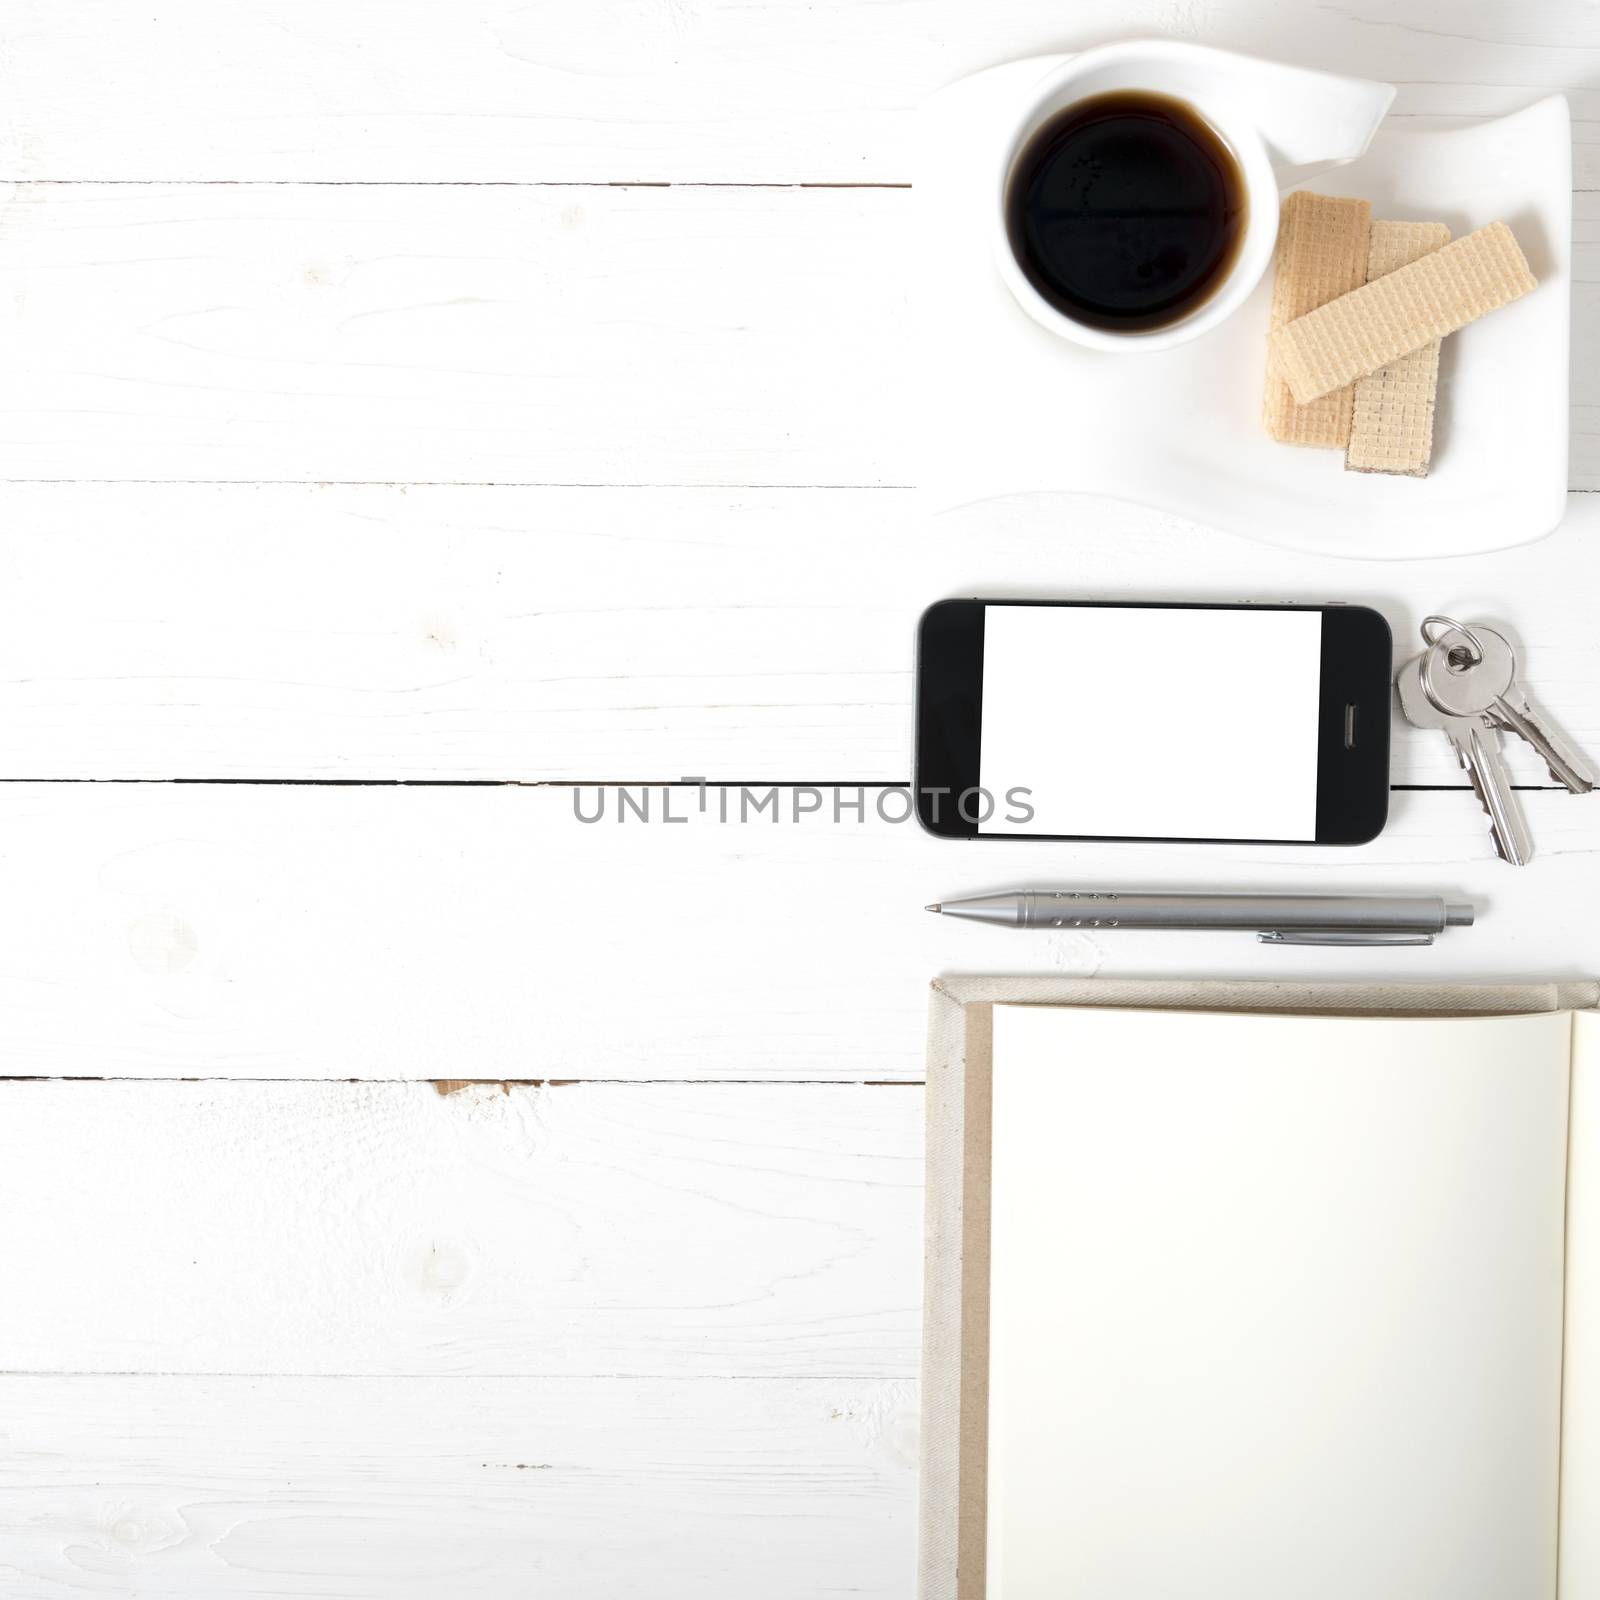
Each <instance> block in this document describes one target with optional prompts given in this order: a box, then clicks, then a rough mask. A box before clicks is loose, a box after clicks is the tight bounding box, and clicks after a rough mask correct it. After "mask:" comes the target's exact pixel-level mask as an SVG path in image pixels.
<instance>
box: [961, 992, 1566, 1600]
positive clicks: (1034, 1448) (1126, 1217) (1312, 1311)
mask: <svg viewBox="0 0 1600 1600" xmlns="http://www.w3.org/2000/svg"><path fill="white" fill-rule="evenodd" d="M1571 1029H1572V1023H1571V1018H1570V1017H1569V1016H1568V1015H1566V1014H1553V1015H1544V1016H1533V1017H1505V1018H1480V1019H1475V1020H1469V1021H1456V1020H1434V1019H1419V1018H1407V1019H1399V1020H1387V1019H1365V1018H1311V1017H1273V1016H1229V1015H1220V1014H1214V1013H1213V1014H1204V1013H1184V1012H1171V1011H1168V1012H1159V1011H1146V1012H1138V1011H1097V1010H1090V1009H1083V1008H1078V1007H1058V1008H1051V1007H1025V1006H997V1007H996V1008H995V1012H994V1044H993V1092H994V1106H993V1111H994V1130H993V1152H992V1175H991V1185H992V1219H991V1227H992V1237H991V1252H990V1253H991V1283H990V1396H989V1503H988V1557H989V1559H988V1574H989V1576H988V1595H989V1596H990V1597H991V1600H1045V1597H1049V1600H1190V1597H1200V1596H1205V1597H1208V1600H1210V1597H1215V1600H1286V1597H1289V1596H1293V1597H1294V1600H1356V1597H1360V1600H1426V1597H1435V1596H1437V1597H1441V1600H1443V1597H1448V1600H1479V1597H1481V1600H1523V1597H1528V1600H1552V1597H1553V1596H1554V1595H1555V1593H1556V1529H1557V1501H1558V1493H1559V1490H1558V1470H1559V1459H1560V1407H1561V1359H1562V1260H1563V1204H1564V1195H1565V1175H1566V1138H1567V1090H1568V1071H1569V1061H1570V1053H1571Z"/></svg>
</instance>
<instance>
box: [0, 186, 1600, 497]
mask: <svg viewBox="0 0 1600 1600" xmlns="http://www.w3.org/2000/svg"><path fill="white" fill-rule="evenodd" d="M913 204H914V199H913V196H912V195H911V194H910V193H909V192H908V191H906V190H895V189H842V190H841V189H816V188H776V189H761V188H744V189H727V188H698V189H696V188H689V189H660V188H609V187H598V188H592V187H591V188H573V187H559V186H558V187H536V188H526V187H493V186H491V187H459V186H433V187H430V186H421V187H411V186H398V187H395V186H378V187H365V186H356V187H339V186H335V187H317V186H310V187H307V186H300V185H272V184H269V185H264V186H251V185H245V186H242V187H241V186H238V185H231V184H224V185H215V186H193V185H170V184H135V185H114V184H113V185H102V184H87V185H79V184H68V185H49V184H44V185H40V184H23V185H18V186H16V187H15V188H14V190H13V192H12V196H11V199H10V201H9V204H7V205H6V206H5V210H4V216H5V227H4V228H3V229H0V304H4V305H5V306H6V307H7V312H6V313H5V320H4V322H3V323H0V327H3V329H4V332H5V337H6V349H7V359H6V361H5V363H3V364H0V478H5V479H12V480H28V479H43V480H57V479H108V480H198V481H214V480H224V481H253V480H286V481H294V482H311V483H314V482H325V481H344V482H399V483H418V482H454V483H477V482H488V483H510V484H522V483H530V484H610V485H630V486H633V485H649V484H689V485H717V486H723V487H745V486H750V485H785V484H793V485H800V486H829V487H838V486H860V485H867V486H874V487H876V486H881V485H905V484H910V483H912V482H914V481H915V475H916V471H917V466H916V452H915V450H914V449H913V448H912V441H911V439H910V437H909V432H908V430H909V428H910V426H911V418H912V417H913V416H914V415H915V412H916V407H915V405H914V404H913V401H912V385H913V384H914V383H916V382H917V381H918V377H917V375H918V374H919V372H920V370H921V357H920V355H919V349H920V336H919V334H918V332H917V330H916V329H915V328H914V327H913V325H912V322H911V311H910V307H909V304H908V295H907V285H908V284H909V283H910V281H911V279H912V276H913V274H914V272H915V262H914V245H913V243H912V239H911V232H912V230H911V218H912V207H913ZM1588 231H1589V230H1588V229H1587V228H1580V230H1579V238H1578V242H1577V243H1576V245H1575V269H1574V270H1575V274H1576V277H1577V279H1578V284H1577V290H1576V293H1575V301H1574V304H1575V315H1576V318H1577V321H1576V334H1575V341H1576V347H1577V349H1578V351H1579V358H1578V360H1577V361H1576V362H1575V366H1576V368H1577V370H1578V371H1579V373H1580V374H1581V373H1583V372H1584V371H1585V370H1586V365H1585V362H1584V360H1583V358H1582V352H1583V351H1584V350H1586V349H1588V348H1589V347H1590V346H1591V345H1592V343H1593V340H1594V338H1595V337H1596V333H1597V329H1596V325H1595V320H1594V308H1593V306H1592V305H1591V303H1590V302H1591V301H1592V299H1593V290H1592V284H1591V282H1590V280H1592V279H1593V278H1594V277H1595V276H1596V273H1595V269H1594V266H1593V262H1592V259H1591V258H1592V257H1593V254H1594V252H1595V250H1596V248H1597V246H1596V244H1595V243H1594V241H1593V240H1591V239H1589V238H1588V237H1587V233H1588ZM1585 381H1586V380H1583V379H1581V378H1580V388H1579V391H1578V394H1577V399H1578V401H1579V406H1580V410H1579V414H1578V420H1577V423H1576V426H1575V430H1574V437H1573V458H1572V468H1571V471H1572V481H1573V483H1575V484H1577V485H1578V486H1580V487H1581V486H1584V485H1588V484H1591V483H1595V482H1597V481H1600V440H1597V439H1596V438H1595V436H1594V434H1593V433H1592V431H1591V429H1590V427H1589V421H1588V416H1587V412H1588V409H1589V408H1590V406H1591V405H1592V398H1593V397H1592V396H1590V395H1588V393H1587V390H1586V389H1585V388H1583V387H1582V384H1583V383H1584V382H1585Z"/></svg>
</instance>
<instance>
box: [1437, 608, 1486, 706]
mask: <svg viewBox="0 0 1600 1600" xmlns="http://www.w3.org/2000/svg"><path fill="white" fill-rule="evenodd" d="M1434 627H1437V628H1438V629H1440V633H1439V637H1438V638H1435V637H1434V635H1433V634H1432V633H1431V632H1429V629H1431V628H1434ZM1452 633H1459V634H1460V635H1461V636H1462V637H1463V638H1464V639H1465V640H1466V641H1467V643H1468V644H1469V645H1470V646H1471V647H1472V652H1473V653H1472V656H1471V658H1470V659H1469V660H1467V661H1465V662H1463V663H1462V664H1461V666H1459V667H1457V666H1455V665H1454V663H1450V665H1451V667H1452V670H1454V671H1456V672H1461V671H1464V670H1465V669H1466V668H1467V667H1475V666H1477V664H1478V663H1479V662H1480V661H1482V660H1483V640H1482V639H1480V638H1479V637H1478V636H1477V634H1475V633H1474V632H1473V631H1472V629H1471V628H1469V627H1468V626H1467V625H1466V623H1464V622H1457V621H1456V619H1455V618H1454V617H1440V616H1432V617H1424V618H1423V619H1422V642H1423V643H1424V644H1425V645H1427V647H1428V648H1429V649H1430V650H1431V649H1432V648H1433V647H1434V646H1435V645H1436V644H1438V642H1439V639H1441V638H1446V637H1448V636H1449V635H1450V634H1452ZM1458 648H1459V647H1458ZM1451 654H1454V651H1452V652H1451ZM1428 698H1429V699H1430V700H1431V699H1432V698H1433V696H1432V695H1431V694H1430V695H1429V696H1428Z"/></svg>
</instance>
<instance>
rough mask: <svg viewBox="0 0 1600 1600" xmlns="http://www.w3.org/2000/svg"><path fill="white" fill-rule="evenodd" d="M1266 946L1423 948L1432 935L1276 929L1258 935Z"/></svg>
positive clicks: (1341, 929)
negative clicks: (1414, 946)
mask: <svg viewBox="0 0 1600 1600" xmlns="http://www.w3.org/2000/svg"><path fill="white" fill-rule="evenodd" d="M1256 938H1257V940H1258V941H1259V942H1260V943H1262V944H1342V945H1363V946H1365V945H1421V944H1432V943H1433V935H1432V934H1431V933H1421V932H1417V933H1380V932H1378V931H1377V930H1376V929H1374V930H1373V931H1372V932H1370V933H1368V932H1365V931H1363V930H1362V929H1360V928H1272V929H1267V930H1264V931H1263V932H1261V933H1258V934H1257V935H1256Z"/></svg>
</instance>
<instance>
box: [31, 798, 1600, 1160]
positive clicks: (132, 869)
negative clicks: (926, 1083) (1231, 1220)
mask: <svg viewBox="0 0 1600 1600" xmlns="http://www.w3.org/2000/svg"><path fill="white" fill-rule="evenodd" d="M575 794H577V795H578V796H579V797H580V798H581V799H582V801H583V805H584V809H585V812H586V814H589V815H592V814H593V811H594V804H595V801H596V799H597V798H598V796H597V795H596V793H595V791H593V790H588V791H581V790H580V791H573V790H566V789H559V788H533V789H524V788H506V787H491V788H481V789H464V790H463V789H437V788H423V789H418V788H385V789H364V788H344V787H335V788H328V787H317V786H312V787H276V786H270V787H256V786H237V787H224V788H217V787H213V786H175V785H170V784H155V785H148V786H139V785H136V786H131V787H130V786H121V785H104V784H86V785H77V786H74V785H60V784H41V785H30V784H7V785H0V874H3V879H4V882H5V884H6V894H7V903H8V904H9V905H11V906H12V907H13V908H17V909H16V910H15V912H14V914H13V915H11V916H9V917H6V918H0V1074H11V1075H34V1074H60V1075H67V1076H73V1077H100V1076H113V1077H135V1078H170V1077H174V1076H178V1077H202V1078H213V1077H228V1078H283V1077H291V1078H317V1079H332V1080H337V1079H347V1078H377V1079H397V1078H407V1079H409V1078H417V1079H463V1078H489V1079H530V1078H537V1079H544V1078H554V1079H572V1078H627V1079H724V1080H729V1079H731V1080H751V1079H765V1080H812V1079H847V1080H863V1079H864V1080H879V1079H916V1078H919V1077H920V1076H921V1074H922V1059H923V1037H924V1022H925V1016H926V1007H927V985H928V982H929V980H930V979H931V978H932V977H934V976H935V975H936V974H938V973H940V972H942V971H958V972H961V971H965V972H975V971H988V972H997V971H1019V970H1021V971H1038V970H1044V971H1058V972H1073V973H1092V972H1097V971H1099V972H1108V973H1113V972H1114V973H1120V974H1123V975H1152V974H1159V973H1184V974H1186V975H1188V976H1191V977H1258V978H1262V977H1273V976H1276V975H1280V974H1281V975H1283V976H1285V977H1301V978H1305V977H1324V978H1327V977H1348V978H1362V979H1371V978H1378V977H1385V978H1389V979H1401V980H1403V979H1407V978H1413V979H1416V980H1417V981H1428V980H1435V979H1440V978H1445V977H1482V978H1503V979H1515V978H1547V977H1550V976H1585V975H1592V974H1593V973H1595V972H1597V971H1600V935H1597V933H1596V931H1595V919H1594V917H1593V915H1592V911H1591V907H1592V906H1593V905H1594V903H1595V901H1596V898H1597V896H1600V850H1597V845H1600V799H1594V798H1587V799H1585V798H1575V797H1573V796H1570V795H1567V794H1566V793H1564V792H1563V793H1553V792H1549V791H1544V792H1537V793H1529V794H1526V795H1525V796H1524V800H1525V801H1526V802H1527V809H1528V814H1529V821H1530V825H1531V827H1532V831H1533V836H1534V839H1535V841H1536V842H1537V846H1538V851H1539V854H1538V856H1537V858H1536V859H1535V861H1534V862H1533V864H1532V865H1531V866H1529V867H1527V868H1524V869H1521V870H1518V869H1513V868H1511V867H1507V866H1505V865H1504V864H1503V863H1501V862H1498V861H1496V860H1494V859H1493V858H1492V856H1491V855H1490V853H1489V843H1488V836H1487V832H1486V828H1485V823H1484V819H1483V817H1482V814H1481V812H1480V811H1479V809H1478V807H1477V806H1476V804H1475V803H1474V802H1473V800H1472V798H1471V797H1470V796H1469V795H1467V794H1465V793H1461V792H1440V793H1402V794H1399V795H1397V796H1396V797H1395V805H1394V811H1393V816H1392V819H1391V822H1390V825H1389V828H1388V830H1387V831H1386V832H1385V834H1384V835H1383V836H1382V838H1381V839H1380V840H1378V841H1377V842H1376V843H1375V844H1373V845H1370V846H1367V847H1364V848H1362V849H1358V850H1332V849H1323V850H1317V849H1314V848H1307V847H1289V846H1269V847H1247V846H1224V845H1218V846H1211V847H1208V848H1207V849H1205V850H1203V851H1202V850H1197V849H1195V848H1193V847H1184V846H1150V847H1128V846H1118V845H1099V846H1090V845H1082V846H1063V845H1050V844H1032V843H1012V844H1008V845H1007V846H1005V847H1004V848H1003V849H1002V848H999V847H993V848H985V847H983V846H981V845H979V846H976V847H971V848H960V847H957V846H954V845H951V844H948V843H946V842H944V841H941V840H937V839H933V838H931V837H929V836H927V835H925V834H923V833H922V832H921V831H920V830H919V829H918V828H917V827H916V826H915V824H914V823H909V822H905V823H896V822H891V821H882V820H879V812H878V803H879V801H880V800H881V801H882V802H883V808H884V813H883V814H884V815H887V816H890V817H898V816H902V815H904V810H905V804H906V796H905V795H904V794H903V793H899V792H892V793H879V792H869V793H867V794H865V795H863V796H861V797H859V798H860V802H861V810H862V812H863V813H864V815H863V816H857V815H856V813H855V812H854V811H853V810H847V809H841V811H840V813H839V820H837V821H835V817H834V809H833V796H832V795H824V794H822V793H821V792H820V791H813V792H811V793H806V792H804V791H797V790H784V791H779V792H778V794H777V798H776V800H775V801H772V802H771V805H770V808H769V809H766V810H761V811H757V810H755V809H754V808H753V807H748V808H747V819H746V820H744V821H742V822H741V821H740V820H739V810H740V798H739V794H738V792H737V791H733V792H731V793H730V794H729V810H730V820H729V821H728V822H727V823H726V824H724V823H722V822H721V821H720V820H719V818H718V807H719V800H720V796H719V795H718V793H717V792H716V791H712V792H711V794H710V796H709V797H708V805H707V811H706V812H705V813H704V814H703V815H702V814H701V813H700V812H699V811H698V810H697V809H696V805H695V803H694V800H693V798H692V796H691V795H690V794H689V793H686V792H685V791H682V790H679V791H675V792H674V811H673V814H674V815H675V816H679V817H683V816H685V815H686V816H687V820H686V821H684V822H681V823H665V822H663V821H662V820H661V804H662V796H661V792H660V791H654V792H653V793H651V794H650V796H649V803H650V805H651V807H652V816H653V818H654V819H655V820H653V821H652V822H650V823H648V824H646V823H642V822H640V821H639V820H637V818H636V817H635V816H633V815H632V814H631V813H627V812H624V813H623V815H624V817H625V819H626V820H623V821H618V820H617V815H618V811H617V806H616V797H615V794H614V793H612V794H608V795H607V797H606V798H607V807H608V811H607V817H606V820H605V821H604V822H603V823H593V824H587V825H586V824H584V823H582V822H579V821H578V820H577V819H576V817H575V816H574V795H575ZM840 798H841V800H842V801H843V802H844V804H846V805H848V804H850V803H851V802H852V801H854V800H855V799H856V798H857V797H856V796H855V795H853V794H852V793H850V792H849V791H846V792H844V793H843V794H842V795H841V797H840ZM752 799H753V800H754V801H759V802H762V803H764V804H765V803H767V801H768V794H767V791H766V790H765V789H764V788H758V789H756V790H755V791H753V793H752ZM797 806H800V807H804V808H813V809H807V810H806V811H805V812H804V814H803V815H802V816H801V817H800V819H799V820H798V821H796V820H794V810H795V808H796V807H797ZM780 807H781V810H780V809H779V808H780ZM1030 880H1031V881H1043V882H1046V883H1071V884H1076V885H1077V886H1080V887H1084V888H1097V887H1100V888H1114V887H1118V886H1121V887H1125V888H1137V887H1151V888H1155V887H1166V888H1196V889H1204V888H1223V887H1227V888H1235V889H1240V890H1245V889H1263V890H1268V889H1271V890H1278V891H1293V890H1312V891H1317V890H1322V889H1330V890H1337V891H1339V892H1346V893H1361V892H1385V891H1392V892H1411V893H1434V894H1444V895H1447V896H1449V897H1450V898H1452V899H1472V900H1476V901H1478V902H1479V903H1480V905H1481V907H1482V920H1481V921H1480V923H1479V925H1478V926H1477V927H1474V928H1471V929H1462V930H1455V931H1452V932H1451V933H1450V934H1448V935H1447V936H1446V938H1445V939H1444V941H1443V942H1442V943H1441V944H1440V945H1439V946H1438V947H1437V948H1435V949H1431V950H1401V951H1393V950H1361V949H1351V950H1323V949H1289V948H1285V949H1273V950H1264V949H1262V948H1260V947H1258V946H1257V945H1255V944H1253V943H1252V942H1251V941H1250V940H1249V939H1247V938H1245V937H1243V936H1235V935H1229V934H1195V935H1189V936H1184V937H1178V938H1174V937H1167V938H1163V937H1162V936H1160V935H1151V934H1134V933H1127V932H1120V931H1118V932H1105V933H1099V934H1087V933H1068V932H1062V933H1060V934H1041V935H1037V936H1035V935H1007V934H1004V933H1001V932H998V931H996V930H994V929H991V928H982V927H974V926H971V925H950V924H949V923H947V922H946V921H945V920H944V919H941V918H937V917H931V916H929V915H927V914H926V913H925V912H924V911H923V909H922V907H923V906H924V905H925V904H926V903H927V902H928V901H930V900H932V899H935V898H944V897H947V896H955V895H959V894H967V893H977V892H980V891H982V890H985V889H994V888H999V887H1005V886H1007V885H1009V884H1016V883H1024V882H1028V881H1030ZM85 1103H87V1102H85ZM64 1137H67V1136H66V1135H64ZM67 1147H72V1148H75V1146H74V1145H73V1144H72V1139H71V1138H68V1139H67V1145H66V1146H63V1147H62V1148H67ZM41 1148H42V1149H43V1150H44V1154H45V1155H47V1156H48V1157H49V1159H51V1160H54V1159H57V1158H58V1156H59V1150H55V1149H51V1148H49V1147H47V1146H42V1147H41ZM40 1159H44V1156H41V1158H40ZM330 1159H331V1153H330Z"/></svg>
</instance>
